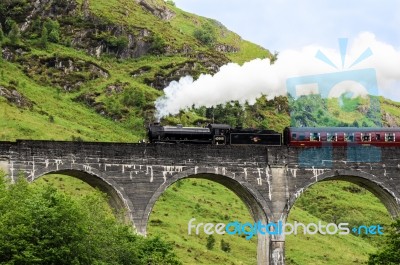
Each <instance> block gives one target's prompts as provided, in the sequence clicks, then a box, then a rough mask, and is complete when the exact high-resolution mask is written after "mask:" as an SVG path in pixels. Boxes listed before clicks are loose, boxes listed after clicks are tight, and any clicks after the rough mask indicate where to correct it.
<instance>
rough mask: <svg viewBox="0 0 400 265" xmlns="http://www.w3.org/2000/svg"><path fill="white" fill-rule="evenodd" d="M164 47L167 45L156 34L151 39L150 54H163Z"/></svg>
mask: <svg viewBox="0 0 400 265" xmlns="http://www.w3.org/2000/svg"><path fill="white" fill-rule="evenodd" d="M166 45H167V44H166V43H165V40H164V39H163V38H162V37H161V36H160V35H159V34H157V35H155V36H154V37H153V38H152V43H151V47H150V52H151V53H152V54H163V53H164V50H165V47H166Z"/></svg>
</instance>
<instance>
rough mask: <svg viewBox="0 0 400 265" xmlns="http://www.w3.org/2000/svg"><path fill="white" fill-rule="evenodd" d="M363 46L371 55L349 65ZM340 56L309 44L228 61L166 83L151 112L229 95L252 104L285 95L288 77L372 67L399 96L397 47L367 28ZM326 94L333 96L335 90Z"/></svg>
mask: <svg viewBox="0 0 400 265" xmlns="http://www.w3.org/2000/svg"><path fill="white" fill-rule="evenodd" d="M368 48H370V50H371V51H372V55H371V56H370V57H368V58H366V59H365V60H361V61H359V62H357V63H355V64H354V62H356V61H357V59H358V58H359V57H360V55H361V54H363V53H364V52H365V51H366V50H367V49H368ZM317 51H321V52H322V53H323V54H324V55H326V57H327V58H329V59H330V61H331V62H332V65H329V64H327V63H324V62H322V61H321V60H318V59H316V58H315V55H316V53H317ZM341 58H342V57H341V54H340V52H339V49H327V48H323V47H319V46H316V45H312V46H307V47H304V48H303V49H301V50H299V51H295V50H286V51H283V52H281V53H280V54H279V56H278V60H277V61H276V62H275V63H274V64H272V65H271V64H270V61H269V59H255V60H253V61H250V62H247V63H244V64H243V65H242V66H240V65H238V64H235V63H229V64H227V65H224V66H222V67H221V68H220V70H219V72H218V73H216V74H214V75H213V76H212V75H208V74H207V75H200V77H199V78H198V79H197V80H195V81H194V80H193V78H192V77H190V76H186V77H182V78H181V79H180V80H179V82H176V81H173V82H171V83H170V84H169V86H168V87H166V88H165V89H164V96H162V97H160V98H158V99H157V101H156V103H155V105H156V108H157V114H156V116H157V118H158V119H160V118H162V117H164V116H166V115H169V114H177V113H179V111H180V110H182V109H186V108H190V107H192V106H193V105H194V106H196V107H200V106H206V107H211V106H215V105H217V104H223V103H226V102H229V101H232V100H238V101H240V102H242V103H243V102H245V101H248V102H249V103H250V104H252V103H254V101H255V99H256V98H257V97H259V96H261V95H262V94H264V95H267V97H268V98H273V97H275V96H280V95H286V94H287V90H286V80H287V79H288V78H291V77H297V76H306V75H316V74H326V73H335V72H338V71H342V70H343V71H346V70H356V69H364V68H374V69H375V70H376V74H377V80H378V87H379V94H380V95H383V96H385V97H388V98H391V99H393V100H400V93H399V92H398V90H399V89H400V49H398V48H395V47H393V46H391V45H389V44H386V43H383V42H381V41H378V40H377V39H376V37H375V36H374V35H373V34H372V33H369V32H364V33H361V34H359V35H358V36H357V37H356V38H355V39H354V40H350V45H349V47H348V48H347V50H346V56H345V57H344V58H345V61H342V59H341ZM333 65H335V66H337V68H334V67H333ZM311 89H312V88H311ZM305 93H307V92H305ZM310 93H313V91H310ZM359 93H360V94H363V93H362V92H361V91H360V92H359ZM330 96H333V97H335V93H333V94H330Z"/></svg>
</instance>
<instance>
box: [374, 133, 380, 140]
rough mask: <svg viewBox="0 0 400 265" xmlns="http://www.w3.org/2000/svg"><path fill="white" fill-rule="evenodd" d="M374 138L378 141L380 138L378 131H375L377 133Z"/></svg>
mask: <svg viewBox="0 0 400 265" xmlns="http://www.w3.org/2000/svg"><path fill="white" fill-rule="evenodd" d="M375 139H376V140H377V141H380V140H381V135H380V134H379V133H377V134H376V135H375Z"/></svg>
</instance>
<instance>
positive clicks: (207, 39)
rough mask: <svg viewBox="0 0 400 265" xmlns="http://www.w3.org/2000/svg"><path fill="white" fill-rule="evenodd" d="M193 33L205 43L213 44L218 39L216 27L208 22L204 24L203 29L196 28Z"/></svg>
mask: <svg viewBox="0 0 400 265" xmlns="http://www.w3.org/2000/svg"><path fill="white" fill-rule="evenodd" d="M193 35H194V37H195V38H196V39H197V40H199V41H200V42H201V43H203V44H205V45H212V44H214V43H215V42H216V40H217V36H216V34H215V31H214V28H213V27H212V26H211V25H210V24H208V23H207V24H204V25H203V26H202V27H201V29H196V30H195V31H194V33H193Z"/></svg>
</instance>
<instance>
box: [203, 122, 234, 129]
mask: <svg viewBox="0 0 400 265" xmlns="http://www.w3.org/2000/svg"><path fill="white" fill-rule="evenodd" d="M208 127H209V128H212V129H223V130H224V129H231V128H232V127H231V126H230V125H228V124H219V123H210V124H209V125H208Z"/></svg>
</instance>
